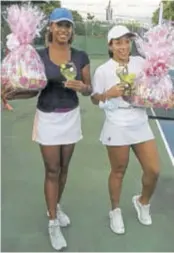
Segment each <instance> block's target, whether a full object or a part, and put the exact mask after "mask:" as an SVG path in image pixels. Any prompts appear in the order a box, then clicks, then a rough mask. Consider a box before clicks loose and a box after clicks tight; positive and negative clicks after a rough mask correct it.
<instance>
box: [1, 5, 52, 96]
mask: <svg viewBox="0 0 174 253" xmlns="http://www.w3.org/2000/svg"><path fill="white" fill-rule="evenodd" d="M5 19H6V21H7V23H8V25H9V27H10V29H11V32H12V33H11V34H9V35H8V36H7V48H8V49H9V50H10V52H9V53H8V54H7V56H6V57H5V58H4V59H3V61H2V65H1V85H2V89H3V90H7V89H12V90H13V91H14V92H15V91H16V92H17V91H18V90H20V91H27V90H28V91H30V90H38V91H39V90H41V89H43V88H44V87H45V86H46V83H47V79H46V75H45V69H44V65H43V63H42V61H41V58H40V56H39V55H38V53H37V52H36V50H35V49H34V47H33V46H32V43H33V40H34V38H35V37H36V36H39V33H40V31H41V30H42V29H43V27H44V26H45V25H46V19H45V16H44V14H43V13H42V12H41V11H40V10H39V9H38V8H37V7H32V6H31V5H24V6H22V7H18V6H17V5H12V6H11V7H9V8H8V9H7V12H6V17H5Z"/></svg>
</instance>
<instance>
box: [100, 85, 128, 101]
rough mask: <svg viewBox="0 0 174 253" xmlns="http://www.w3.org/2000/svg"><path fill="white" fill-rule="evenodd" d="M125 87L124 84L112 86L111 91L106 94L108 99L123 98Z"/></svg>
mask: <svg viewBox="0 0 174 253" xmlns="http://www.w3.org/2000/svg"><path fill="white" fill-rule="evenodd" d="M124 90H125V88H124V85H123V84H121V83H120V84H117V85H114V86H112V87H111V88H110V89H109V90H107V91H106V92H105V95H106V98H107V99H109V98H117V97H122V96H123V95H124Z"/></svg>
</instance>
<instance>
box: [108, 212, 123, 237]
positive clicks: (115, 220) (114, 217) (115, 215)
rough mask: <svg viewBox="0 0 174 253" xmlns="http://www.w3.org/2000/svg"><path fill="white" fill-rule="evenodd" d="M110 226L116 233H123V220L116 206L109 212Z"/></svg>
mask: <svg viewBox="0 0 174 253" xmlns="http://www.w3.org/2000/svg"><path fill="white" fill-rule="evenodd" d="M109 217H110V228H111V230H112V231H113V232H114V233H116V234H124V233H125V228H124V222H123V217H122V213H121V209H120V208H116V209H114V210H112V211H110V212H109Z"/></svg>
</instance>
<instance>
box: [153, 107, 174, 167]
mask: <svg viewBox="0 0 174 253" xmlns="http://www.w3.org/2000/svg"><path fill="white" fill-rule="evenodd" d="M151 112H152V114H153V116H156V113H155V111H154V110H153V109H152V108H151ZM155 123H156V125H157V128H158V130H159V132H160V135H161V138H162V140H163V143H164V146H165V148H166V151H167V153H168V156H169V158H170V160H171V163H172V165H173V167H174V156H173V154H172V151H171V149H170V146H169V144H168V142H167V139H166V137H165V134H164V131H163V129H162V127H161V125H160V122H159V120H158V119H156V120H155Z"/></svg>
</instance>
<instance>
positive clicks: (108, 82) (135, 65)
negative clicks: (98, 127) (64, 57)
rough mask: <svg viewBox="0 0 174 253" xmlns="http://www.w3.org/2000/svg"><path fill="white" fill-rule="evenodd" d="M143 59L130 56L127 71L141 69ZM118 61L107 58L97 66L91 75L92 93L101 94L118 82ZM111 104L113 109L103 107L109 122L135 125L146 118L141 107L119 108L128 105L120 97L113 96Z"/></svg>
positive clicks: (138, 71) (136, 71)
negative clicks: (113, 106)
mask: <svg viewBox="0 0 174 253" xmlns="http://www.w3.org/2000/svg"><path fill="white" fill-rule="evenodd" d="M143 63H144V59H143V58H142V57H140V56H131V57H130V59H129V63H128V71H129V73H135V74H136V75H137V74H139V73H140V71H141V70H142V67H143ZM118 65H119V64H118V62H116V61H114V60H113V59H109V60H108V61H107V62H105V63H104V64H102V65H101V66H99V67H98V68H97V69H96V71H95V73H94V76H93V80H92V86H93V94H96V93H98V94H102V93H103V92H105V91H107V90H109V89H110V88H111V87H112V86H114V85H116V84H119V83H120V79H119V77H118V76H117V74H116V69H117V67H118ZM112 102H113V104H114V105H115V109H112V110H108V109H107V106H106V107H103V109H104V111H105V114H106V119H107V120H109V121H110V122H112V123H114V124H117V125H122V126H129V125H137V124H141V123H143V122H145V121H147V120H148V117H147V113H146V110H145V109H142V108H129V109H121V108H119V107H130V104H129V103H128V102H126V101H125V100H123V98H122V97H118V98H113V99H112Z"/></svg>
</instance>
